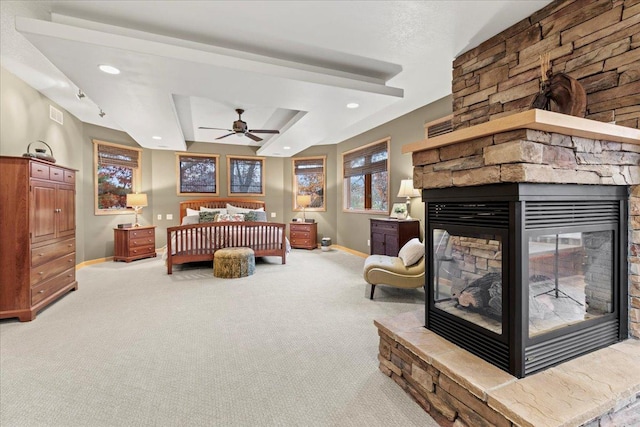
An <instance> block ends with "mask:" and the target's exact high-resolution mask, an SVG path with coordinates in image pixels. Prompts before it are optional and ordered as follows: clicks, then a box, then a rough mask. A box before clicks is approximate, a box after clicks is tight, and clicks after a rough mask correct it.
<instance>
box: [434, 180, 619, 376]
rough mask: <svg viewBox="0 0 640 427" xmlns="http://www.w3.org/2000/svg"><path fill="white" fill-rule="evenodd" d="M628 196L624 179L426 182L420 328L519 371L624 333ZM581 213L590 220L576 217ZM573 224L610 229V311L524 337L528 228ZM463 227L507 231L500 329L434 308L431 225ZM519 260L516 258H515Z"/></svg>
mask: <svg viewBox="0 0 640 427" xmlns="http://www.w3.org/2000/svg"><path fill="white" fill-rule="evenodd" d="M628 199H629V190H628V187H627V186H604V185H578V184H537V183H502V184H488V185H482V186H475V187H450V188H438V189H424V190H423V191H422V200H423V202H424V203H425V239H424V240H425V253H426V255H427V259H428V262H426V263H425V266H426V275H425V295H426V298H425V304H426V310H425V327H426V328H428V329H430V330H432V331H433V332H435V333H437V334H439V335H441V336H443V337H444V338H446V339H448V340H449V341H451V342H453V343H455V344H457V345H458V346H460V347H462V348H464V349H466V350H468V351H469V352H471V353H473V354H475V355H477V356H479V357H481V358H483V359H484V360H486V361H488V362H489V363H492V364H494V365H495V366H497V367H499V368H501V369H503V370H505V371H507V372H509V373H511V374H512V375H515V376H516V377H518V378H522V377H524V376H526V375H529V374H532V373H534V372H538V371H540V370H543V369H546V368H549V367H551V366H555V365H557V364H559V363H562V362H564V361H566V360H569V359H572V358H574V357H578V356H580V355H582V354H586V353H588V352H591V351H594V350H597V349H599V348H603V347H606V346H609V345H611V344H614V343H615V342H618V341H621V340H623V339H626V338H627V335H628V307H627V295H628V277H627V274H628V272H627V233H628V229H627V216H628ZM532 207H534V208H535V209H533V208H532ZM565 209H568V210H569V211H571V212H574V213H573V214H572V215H573V219H570V220H569V223H566V220H565V221H564V222H563V220H556V219H555V218H556V217H555V216H554V215H556V214H558V212H560V210H562V212H564V210H565ZM571 209H574V210H573V211H572V210H571ZM531 212H533V213H531ZM575 212H577V213H575ZM582 213H587V214H588V215H590V216H591V217H593V219H588V220H587V219H583V218H581V215H582ZM558 216H561V215H558ZM472 221H475V222H474V223H473V224H474V225H471V224H472ZM556 221H560V222H556ZM565 223H566V224H565ZM549 224H552V225H551V226H549ZM572 224H575V225H573V227H574V228H575V227H578V226H580V227H583V228H586V229H589V230H591V229H593V230H594V231H595V230H603V231H604V230H612V231H613V238H614V241H613V248H614V254H613V255H614V257H613V260H614V262H613V270H614V271H613V284H614V285H613V303H614V307H613V312H612V313H608V314H606V315H604V316H602V317H599V318H595V319H590V320H585V321H583V322H580V323H578V324H575V325H571V326H566V327H564V328H561V329H560V330H555V331H551V332H548V333H544V334H541V335H540V336H536V337H529V330H528V322H529V313H528V310H529V303H528V289H527V290H525V289H524V288H525V286H522V283H523V282H525V281H527V280H528V277H527V276H528V271H529V270H528V256H527V254H528V237H527V236H528V235H529V234H528V231H529V230H535V232H540V230H544V229H545V227H546V228H549V229H550V230H558V227H565V226H566V227H569V228H567V229H568V230H572V228H570V227H572ZM461 226H462V227H465V226H468V227H469V229H470V230H473V231H476V232H477V231H483V230H484V231H485V232H487V233H494V234H495V233H496V232H498V233H499V234H500V235H502V236H506V237H507V238H506V241H503V243H502V244H503V247H502V249H503V255H502V259H503V263H502V277H503V304H502V306H503V310H502V334H500V335H499V334H496V333H493V332H491V331H489V330H487V329H485V328H482V327H480V326H478V325H476V324H474V323H471V322H469V321H467V320H465V319H463V318H460V317H457V316H454V315H452V314H450V313H447V312H445V311H443V310H439V309H438V308H437V307H435V301H434V291H433V283H434V274H435V272H434V259H433V254H431V252H432V248H433V247H434V246H433V230H434V229H442V228H445V229H446V228H453V229H457V228H459V227H461ZM556 232H557V231H556ZM562 232H563V233H564V232H565V231H562ZM567 232H569V231H567ZM519 259H520V260H522V262H516V260H519ZM507 307H509V309H507ZM513 307H518V308H519V309H518V310H519V312H516V310H515V309H512V308H513Z"/></svg>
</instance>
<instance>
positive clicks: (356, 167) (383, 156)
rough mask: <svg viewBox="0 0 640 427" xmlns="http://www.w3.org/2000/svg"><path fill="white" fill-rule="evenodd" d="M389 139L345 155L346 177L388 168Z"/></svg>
mask: <svg viewBox="0 0 640 427" xmlns="http://www.w3.org/2000/svg"><path fill="white" fill-rule="evenodd" d="M387 158H388V153H387V141H383V142H380V143H378V144H372V145H369V146H367V147H364V148H363V149H361V150H355V151H351V152H349V153H346V154H344V155H343V159H342V160H343V170H344V177H345V178H347V177H350V176H358V175H369V174H374V173H379V172H385V171H386V170H387Z"/></svg>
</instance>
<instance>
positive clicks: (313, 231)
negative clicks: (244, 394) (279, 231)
mask: <svg viewBox="0 0 640 427" xmlns="http://www.w3.org/2000/svg"><path fill="white" fill-rule="evenodd" d="M289 241H290V243H291V247H292V248H300V249H315V248H316V247H317V246H318V224H317V223H315V222H292V223H290V224H289Z"/></svg>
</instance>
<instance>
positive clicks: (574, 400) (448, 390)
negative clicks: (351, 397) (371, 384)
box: [374, 309, 640, 427]
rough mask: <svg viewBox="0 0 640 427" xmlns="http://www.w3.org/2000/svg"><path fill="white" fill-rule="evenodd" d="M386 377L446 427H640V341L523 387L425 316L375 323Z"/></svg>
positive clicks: (589, 357)
mask: <svg viewBox="0 0 640 427" xmlns="http://www.w3.org/2000/svg"><path fill="white" fill-rule="evenodd" d="M374 324H375V325H376V326H377V328H378V334H379V335H380V354H379V356H378V358H379V360H380V370H381V371H382V372H383V373H385V374H386V375H388V376H390V377H391V378H392V379H393V380H394V381H395V382H396V383H397V384H398V385H400V387H402V389H403V390H405V391H406V392H407V393H408V394H409V395H410V396H411V397H412V398H413V399H414V400H415V401H416V402H417V403H418V404H419V405H420V406H422V408H424V409H425V410H426V411H427V412H429V413H430V414H431V415H432V416H433V417H434V418H435V419H436V421H438V423H439V424H440V425H442V426H456V427H464V426H469V427H471V426H473V427H482V426H505V427H511V426H523V427H529V426H531V427H545V426H585V427H597V426H614V425H615V426H622V425H625V426H631V425H640V369H638V367H639V366H640V341H639V340H634V339H630V340H626V341H624V342H621V343H618V344H615V345H612V346H610V347H607V348H604V349H601V350H598V351H595V352H593V353H590V354H587V355H585V356H582V357H579V358H577V359H573V360H571V361H568V362H565V363H563V364H561V365H558V366H556V367H553V368H550V369H547V370H545V371H542V372H540V373H537V374H534V375H531V376H528V377H526V378H522V379H517V378H516V377H513V376H511V375H509V374H508V373H506V372H504V371H502V370H500V369H498V368H496V367H495V366H493V365H491V364H489V363H487V362H485V361H484V360H482V359H480V358H479V357H476V356H474V355H472V354H471V353H469V352H467V351H465V350H463V349H461V348H459V347H457V346H456V345H455V344H452V343H451V342H449V341H447V340H445V339H444V338H442V337H440V336H438V335H436V334H435V333H433V332H431V331H429V330H427V329H426V328H424V326H423V325H424V309H422V310H418V311H415V312H410V313H405V314H402V315H399V316H396V317H392V318H386V319H382V320H376V321H374Z"/></svg>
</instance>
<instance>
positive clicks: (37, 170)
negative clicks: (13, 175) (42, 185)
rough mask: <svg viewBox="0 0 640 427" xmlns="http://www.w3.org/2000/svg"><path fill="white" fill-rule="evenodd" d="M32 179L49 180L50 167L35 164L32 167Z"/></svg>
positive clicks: (30, 171)
mask: <svg viewBox="0 0 640 427" xmlns="http://www.w3.org/2000/svg"><path fill="white" fill-rule="evenodd" d="M29 174H30V175H31V178H40V179H49V166H47V165H43V164H41V163H37V162H33V163H31V165H30V170H29Z"/></svg>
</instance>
